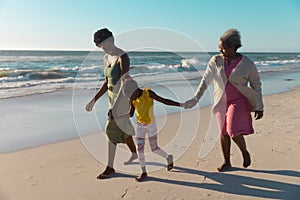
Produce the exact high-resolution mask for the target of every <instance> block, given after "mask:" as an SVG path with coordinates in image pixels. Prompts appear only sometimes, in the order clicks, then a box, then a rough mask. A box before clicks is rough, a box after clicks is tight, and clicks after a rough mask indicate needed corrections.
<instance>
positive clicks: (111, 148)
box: [97, 141, 117, 179]
mask: <svg viewBox="0 0 300 200" xmlns="http://www.w3.org/2000/svg"><path fill="white" fill-rule="evenodd" d="M116 146H117V144H116V143H113V142H111V141H108V161H107V166H106V169H105V170H104V172H102V173H101V174H100V175H99V176H97V179H105V178H108V177H109V176H110V175H112V174H113V173H114V172H115V170H114V167H113V166H114V160H115V155H116Z"/></svg>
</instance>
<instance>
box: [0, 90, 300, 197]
mask: <svg viewBox="0 0 300 200" xmlns="http://www.w3.org/2000/svg"><path fill="white" fill-rule="evenodd" d="M264 104H265V116H264V118H263V119H262V120H258V121H254V129H255V134H253V135H250V136H247V137H246V142H247V145H248V149H249V151H250V153H251V158H252V164H251V166H250V167H249V168H247V169H244V168H243V167H242V156H241V153H240V152H239V150H238V148H237V147H236V145H235V144H234V143H232V148H231V149H232V150H231V158H232V165H233V167H234V168H233V169H232V170H231V171H227V172H224V173H219V172H217V171H216V168H217V167H218V166H219V165H220V164H221V163H222V161H223V159H222V154H221V150H220V145H219V143H217V144H216V146H215V147H214V149H213V151H212V152H211V153H210V154H209V155H208V156H207V157H205V158H204V159H199V157H198V153H199V149H200V146H201V144H202V140H203V137H204V135H205V131H206V130H207V127H208V121H207V120H206V119H205V118H204V120H202V121H201V122H200V124H199V127H198V130H197V135H196V136H195V138H194V139H193V143H192V145H191V146H190V147H189V148H188V149H186V151H185V152H184V154H183V155H182V156H180V157H179V158H178V159H177V160H176V161H175V168H174V169H173V170H172V171H170V172H168V171H166V169H165V168H161V169H160V170H156V171H152V172H150V173H149V176H150V177H149V179H148V180H147V181H145V182H142V183H138V182H136V181H135V180H134V177H135V176H137V175H138V174H139V172H140V171H136V173H125V172H118V169H117V168H116V170H117V173H116V174H115V175H114V176H113V177H112V178H110V179H106V180H97V179H96V176H97V175H98V174H99V173H100V172H102V170H103V169H104V168H105V166H104V165H103V164H102V163H100V162H99V161H98V160H97V159H96V158H94V157H93V156H92V155H91V154H90V153H89V152H88V151H87V149H86V148H85V147H84V145H83V144H82V142H81V140H80V139H74V140H68V141H64V142H59V143H54V144H49V145H44V146H40V147H35V148H30V149H25V150H21V151H17V152H12V153H6V154H0V162H1V165H0V176H1V180H0V199H1V200H32V199H41V200H48V199H49V200H54V199H57V200H61V199H63V200H68V199H70V200H71V199H72V200H82V199H88V200H90V199H92V200H94V199H214V200H215V199H230V200H241V199H242V200H243V199H291V200H294V199H299V198H300V154H299V152H300V135H299V130H300V124H299V119H300V109H299V107H300V88H299V87H298V88H295V89H293V90H291V91H288V92H285V93H280V94H274V95H269V96H264ZM199 113H201V116H203V115H204V116H205V115H209V113H210V107H206V108H203V109H201V112H197V111H194V110H192V111H188V112H184V113H182V115H180V114H178V113H177V114H172V115H170V116H168V120H167V121H166V125H165V127H164V128H163V129H162V132H164V131H165V132H168V131H172V130H173V129H174V128H175V129H176V126H175V124H176V122H177V121H178V120H180V119H179V118H180V117H182V116H183V117H184V118H185V119H189V118H194V116H195V115H197V114H199ZM187 130H188V127H187ZM159 140H160V141H159V142H160V144H161V145H162V146H163V144H164V143H165V142H166V140H168V137H164V136H162V137H160V139H159ZM122 148H123V147H122ZM179 148H180V147H179ZM146 159H147V158H146Z"/></svg>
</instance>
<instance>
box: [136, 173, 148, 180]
mask: <svg viewBox="0 0 300 200" xmlns="http://www.w3.org/2000/svg"><path fill="white" fill-rule="evenodd" d="M147 177H148V174H147V172H143V173H142V174H141V175H140V176H138V177H136V178H135V180H136V181H137V182H142V181H144V180H145V179H146V178H147Z"/></svg>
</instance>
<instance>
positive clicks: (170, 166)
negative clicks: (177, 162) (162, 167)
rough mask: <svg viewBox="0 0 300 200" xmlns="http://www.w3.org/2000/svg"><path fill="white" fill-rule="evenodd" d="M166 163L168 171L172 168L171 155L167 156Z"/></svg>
mask: <svg viewBox="0 0 300 200" xmlns="http://www.w3.org/2000/svg"><path fill="white" fill-rule="evenodd" d="M167 162H168V166H167V170H168V171H170V170H171V169H173V167H174V162H173V155H169V156H168V158H167Z"/></svg>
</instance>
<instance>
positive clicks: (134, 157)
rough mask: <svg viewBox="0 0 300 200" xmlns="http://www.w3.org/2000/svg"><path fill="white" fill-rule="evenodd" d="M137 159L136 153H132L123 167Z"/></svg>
mask: <svg viewBox="0 0 300 200" xmlns="http://www.w3.org/2000/svg"><path fill="white" fill-rule="evenodd" d="M137 158H138V155H137V154H136V153H132V154H131V157H130V158H129V159H128V161H126V162H124V165H129V164H131V163H132V162H133V161H134V160H135V159H137Z"/></svg>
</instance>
